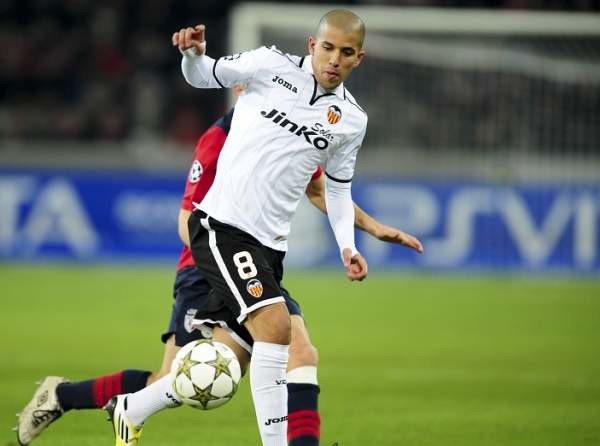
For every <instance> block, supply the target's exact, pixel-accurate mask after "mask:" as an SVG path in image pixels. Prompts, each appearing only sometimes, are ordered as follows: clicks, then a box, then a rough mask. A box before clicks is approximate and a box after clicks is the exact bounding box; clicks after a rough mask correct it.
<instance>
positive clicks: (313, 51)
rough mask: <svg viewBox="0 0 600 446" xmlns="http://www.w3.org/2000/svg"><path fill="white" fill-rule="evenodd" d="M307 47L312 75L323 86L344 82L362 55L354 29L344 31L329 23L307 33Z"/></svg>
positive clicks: (326, 87) (334, 86) (330, 87)
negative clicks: (312, 33)
mask: <svg viewBox="0 0 600 446" xmlns="http://www.w3.org/2000/svg"><path fill="white" fill-rule="evenodd" d="M308 51H309V53H310V55H311V56H312V67H313V72H314V74H315V78H316V79H317V82H318V83H319V85H320V86H321V87H323V88H324V89H325V90H333V89H335V88H336V87H337V86H338V85H340V84H341V83H342V82H344V81H345V80H346V79H347V78H348V76H350V73H351V72H352V70H354V69H355V68H356V67H357V66H358V65H359V64H360V62H361V61H362V59H363V57H364V55H365V52H364V51H362V49H361V41H360V35H359V33H358V32H353V33H348V32H345V31H343V30H341V29H339V28H334V27H332V26H324V27H323V28H322V29H321V30H320V31H319V33H318V34H317V36H316V37H313V36H310V38H309V39H308Z"/></svg>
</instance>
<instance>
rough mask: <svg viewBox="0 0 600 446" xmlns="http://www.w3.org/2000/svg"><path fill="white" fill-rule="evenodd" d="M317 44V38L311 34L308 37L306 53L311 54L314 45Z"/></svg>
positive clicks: (313, 50)
mask: <svg viewBox="0 0 600 446" xmlns="http://www.w3.org/2000/svg"><path fill="white" fill-rule="evenodd" d="M316 45H317V39H315V38H314V37H313V36H309V37H308V54H310V55H311V56H312V55H314V53H315V46H316Z"/></svg>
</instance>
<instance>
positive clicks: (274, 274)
mask: <svg viewBox="0 0 600 446" xmlns="http://www.w3.org/2000/svg"><path fill="white" fill-rule="evenodd" d="M204 31H205V30H204V26H202V25H199V26H196V27H195V28H186V29H182V30H180V31H179V32H178V33H175V34H174V35H173V45H174V46H178V47H179V49H180V50H181V51H182V53H183V60H182V71H183V74H184V76H185V78H186V80H187V81H188V83H190V84H191V85H193V86H195V87H198V88H223V87H233V86H234V85H236V84H245V85H246V89H245V91H244V92H243V93H242V95H241V96H240V98H239V99H238V102H237V103H236V109H235V113H234V116H233V119H232V123H231V130H230V133H229V136H228V138H227V141H226V143H225V146H224V147H223V150H222V152H221V155H220V157H219V161H218V165H217V174H216V177H215V180H214V183H213V185H212V187H211V189H210V190H209V192H208V193H207V195H206V196H205V198H204V199H203V200H202V202H201V203H200V204H199V205H198V206H197V209H196V210H195V211H194V212H193V213H192V215H191V217H190V220H189V229H190V241H191V248H192V253H193V256H194V260H195V262H196V264H197V265H198V268H199V269H200V270H201V272H202V274H203V275H204V276H205V278H206V279H207V280H208V282H209V283H210V285H211V287H212V289H213V290H214V296H213V300H214V302H213V305H210V306H209V307H210V308H209V309H207V310H206V311H204V312H202V311H199V312H198V314H197V315H196V317H197V318H199V319H202V318H203V317H204V318H206V320H209V319H210V320H213V321H214V320H217V321H219V322H222V323H225V324H227V323H230V324H233V323H239V324H242V325H243V326H244V327H245V328H246V329H247V330H248V331H249V332H250V334H251V336H252V340H253V351H252V359H251V362H250V385H251V390H252V396H253V400H254V406H255V410H256V416H257V421H258V426H259V431H260V435H261V439H262V443H263V445H269V446H280V445H281V446H282V445H286V444H287V441H286V430H287V388H286V366H287V360H288V346H289V343H290V316H289V313H288V310H287V308H286V306H285V303H284V298H283V296H282V293H281V290H280V288H279V282H280V281H281V277H282V274H283V267H282V260H283V257H284V254H285V251H286V250H287V236H288V233H289V229H290V222H291V219H292V217H293V215H294V212H295V210H296V207H297V205H298V202H299V200H300V198H301V196H302V194H303V193H304V191H305V189H306V186H307V184H308V182H309V181H310V179H311V176H312V174H313V172H314V171H315V169H316V168H317V166H318V165H325V166H326V168H325V173H326V176H327V192H326V200H327V208H328V216H329V220H330V223H331V226H332V229H333V232H334V234H335V238H336V240H337V243H338V246H339V248H340V254H341V256H342V260H343V264H344V266H345V268H346V270H347V276H348V278H349V279H350V280H363V279H364V278H365V277H366V275H367V263H366V261H365V259H364V258H363V257H362V256H361V255H360V253H358V251H357V249H356V247H355V243H354V209H353V203H352V197H351V181H352V176H353V174H354V165H355V161H356V155H357V152H358V149H359V147H360V145H361V144H362V140H363V138H364V135H365V131H366V125H367V116H366V114H365V112H364V111H363V110H362V109H361V108H360V107H359V106H358V105H357V104H356V101H355V100H354V98H353V97H352V96H351V95H350V93H349V92H348V91H347V90H346V88H345V87H344V85H343V81H344V80H345V79H346V78H347V77H348V76H349V75H350V73H351V72H352V70H354V68H356V67H357V66H358V65H359V64H360V62H361V61H362V59H363V57H364V51H363V50H362V44H363V40H364V34H365V31H364V25H363V23H362V21H361V20H360V18H358V17H357V16H356V15H355V14H354V13H352V12H350V11H348V10H334V11H330V12H329V13H327V14H326V15H325V16H323V18H322V19H321V21H320V23H319V26H318V29H317V33H316V35H315V36H314V37H313V36H311V37H310V38H309V42H308V49H309V53H310V56H306V57H297V56H289V55H286V54H283V53H281V52H280V51H279V50H277V49H276V48H274V47H272V48H266V47H262V48H259V49H256V50H253V51H249V52H246V53H241V54H236V55H233V56H227V57H223V58H221V59H218V60H214V59H212V58H210V57H209V56H207V55H206V54H205V48H206V43H205V41H204ZM200 265H202V266H200Z"/></svg>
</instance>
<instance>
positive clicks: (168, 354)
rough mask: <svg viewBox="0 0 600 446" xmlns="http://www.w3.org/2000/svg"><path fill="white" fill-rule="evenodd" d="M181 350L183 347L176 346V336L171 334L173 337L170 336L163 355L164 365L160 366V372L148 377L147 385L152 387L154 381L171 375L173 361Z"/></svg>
mask: <svg viewBox="0 0 600 446" xmlns="http://www.w3.org/2000/svg"><path fill="white" fill-rule="evenodd" d="M179 350H181V347H179V346H177V345H175V334H171V336H169V338H168V339H167V340H166V342H165V350H164V353H163V359H162V364H161V366H160V370H159V371H158V372H155V373H152V375H150V376H149V377H148V381H147V382H146V385H150V384H152V383H153V382H154V381H156V380H158V379H160V378H162V377H163V376H165V375H168V374H169V373H170V371H171V364H172V363H173V359H175V355H176V354H177V352H178V351H179Z"/></svg>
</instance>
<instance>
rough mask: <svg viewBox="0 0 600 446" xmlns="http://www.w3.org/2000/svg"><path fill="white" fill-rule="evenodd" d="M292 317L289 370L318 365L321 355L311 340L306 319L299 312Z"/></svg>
mask: <svg viewBox="0 0 600 446" xmlns="http://www.w3.org/2000/svg"><path fill="white" fill-rule="evenodd" d="M290 319H291V324H292V342H291V343H290V350H289V352H290V357H289V360H288V370H293V369H295V368H297V367H303V366H316V365H317V364H318V362H319V356H318V353H317V349H316V348H315V347H314V345H313V344H312V342H311V341H310V336H309V334H308V330H307V328H306V324H305V323H304V319H303V318H302V316H300V315H298V314H294V315H292V316H291V317H290Z"/></svg>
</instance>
